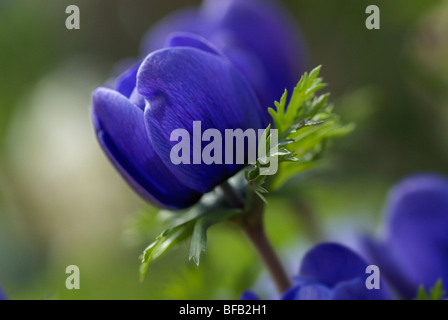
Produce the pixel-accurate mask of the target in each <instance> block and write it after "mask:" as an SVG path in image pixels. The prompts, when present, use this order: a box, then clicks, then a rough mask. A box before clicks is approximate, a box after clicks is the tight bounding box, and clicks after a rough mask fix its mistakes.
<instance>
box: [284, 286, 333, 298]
mask: <svg viewBox="0 0 448 320" xmlns="http://www.w3.org/2000/svg"><path fill="white" fill-rule="evenodd" d="M331 297H332V292H331V290H330V289H329V288H328V287H326V286H324V285H322V284H318V283H314V284H307V285H296V286H294V287H292V288H290V289H289V290H288V291H286V292H285V293H284V295H283V297H282V300H331Z"/></svg>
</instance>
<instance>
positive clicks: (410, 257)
mask: <svg viewBox="0 0 448 320" xmlns="http://www.w3.org/2000/svg"><path fill="white" fill-rule="evenodd" d="M386 212H387V215H388V227H389V229H388V230H387V231H388V234H387V237H386V241H385V243H386V246H387V248H388V250H389V252H388V253H387V254H388V255H389V256H391V257H394V259H395V261H396V264H398V267H399V270H400V271H399V272H401V273H403V275H405V276H407V277H408V279H409V281H410V283H412V286H413V288H414V290H412V291H413V292H404V294H405V295H406V296H407V297H409V298H413V297H415V295H416V292H417V289H418V286H419V285H421V284H423V285H424V286H425V287H426V288H427V289H429V288H432V287H433V286H434V285H435V283H436V282H437V281H438V280H439V279H442V283H443V284H444V289H445V291H447V290H448V180H447V179H445V178H443V177H440V176H435V175H419V176H414V177H410V178H408V179H406V180H404V181H403V182H401V183H400V184H398V185H397V186H396V187H395V188H394V189H393V190H392V192H391V194H390V197H389V201H388V205H387V209H386Z"/></svg>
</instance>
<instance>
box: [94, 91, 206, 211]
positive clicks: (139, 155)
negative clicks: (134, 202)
mask: <svg viewBox="0 0 448 320" xmlns="http://www.w3.org/2000/svg"><path fill="white" fill-rule="evenodd" d="M92 116H93V122H94V126H95V130H96V132H97V136H98V140H99V141H100V144H101V146H102V147H103V149H104V151H105V152H106V154H107V155H108V157H109V159H110V160H111V161H112V163H113V164H114V165H115V167H116V168H117V170H118V171H119V172H120V174H121V175H122V176H123V177H124V179H125V180H126V181H127V182H128V183H129V185H130V186H131V187H132V188H134V189H135V190H136V191H137V192H138V193H139V194H140V195H141V196H142V197H143V198H145V199H146V200H148V201H150V202H152V203H154V204H155V205H157V206H160V207H168V208H175V209H180V208H185V207H188V206H190V205H192V204H193V203H195V202H196V201H197V200H198V199H199V197H200V194H199V193H197V192H195V191H193V190H191V189H190V188H188V187H186V186H185V185H183V184H182V183H181V182H180V181H179V180H178V179H177V178H176V177H175V176H174V175H173V174H172V173H171V172H170V171H169V170H168V169H167V167H166V166H165V165H164V164H163V162H162V161H161V160H160V158H159V157H158V156H157V155H156V154H155V153H154V150H153V147H152V145H151V143H150V140H149V138H148V136H147V133H146V129H145V125H144V119H143V111H142V110H141V109H140V108H138V107H137V106H135V105H133V104H132V103H131V102H130V101H129V100H127V99H126V98H125V97H124V96H123V95H121V94H120V93H117V92H116V91H113V90H109V89H105V88H99V89H97V90H96V91H95V92H94V93H93V110H92Z"/></svg>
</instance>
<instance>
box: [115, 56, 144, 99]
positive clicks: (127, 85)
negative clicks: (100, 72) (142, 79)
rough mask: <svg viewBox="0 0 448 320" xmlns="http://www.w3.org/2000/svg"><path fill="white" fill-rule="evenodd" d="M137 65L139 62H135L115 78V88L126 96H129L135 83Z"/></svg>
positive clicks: (138, 65)
mask: <svg viewBox="0 0 448 320" xmlns="http://www.w3.org/2000/svg"><path fill="white" fill-rule="evenodd" d="M139 67H140V63H137V64H135V65H133V66H132V67H130V68H129V69H127V70H126V71H125V72H124V73H123V74H122V75H120V76H119V77H118V78H117V82H116V84H115V89H116V90H117V91H118V92H120V93H121V94H122V95H124V96H125V97H126V98H129V97H130V96H131V94H132V92H133V91H134V89H135V85H136V83H137V71H138V68H139Z"/></svg>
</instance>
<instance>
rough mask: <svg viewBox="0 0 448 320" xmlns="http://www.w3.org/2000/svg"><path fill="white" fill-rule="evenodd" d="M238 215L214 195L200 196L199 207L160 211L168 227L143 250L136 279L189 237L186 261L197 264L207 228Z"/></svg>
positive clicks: (142, 277) (145, 273) (217, 195)
mask: <svg viewBox="0 0 448 320" xmlns="http://www.w3.org/2000/svg"><path fill="white" fill-rule="evenodd" d="M240 212H241V210H237V209H231V208H228V207H225V206H224V205H223V203H222V199H221V196H220V194H218V193H216V192H215V193H212V194H208V195H206V196H204V197H203V200H202V201H201V202H200V203H199V204H197V205H195V206H193V207H191V208H190V209H188V210H186V211H182V212H172V211H167V210H166V211H161V212H160V213H159V215H160V216H161V219H162V223H164V224H166V225H168V227H167V228H166V229H165V230H164V231H163V232H162V233H161V234H160V235H159V236H158V237H157V239H156V240H155V241H154V242H152V243H151V244H150V245H149V246H148V247H146V249H145V250H144V251H143V254H142V256H141V259H142V265H141V267H140V280H144V278H145V277H146V275H147V272H148V268H149V266H150V264H151V263H152V262H153V261H155V260H157V259H158V258H160V257H161V256H162V255H163V254H164V253H166V252H167V251H168V250H169V249H171V248H172V247H174V246H175V245H177V244H179V243H181V242H183V241H184V240H186V239H188V238H190V237H191V243H190V256H189V259H190V260H193V262H194V263H195V264H196V265H199V261H200V256H201V253H202V252H203V251H205V248H206V243H207V230H208V228H210V227H211V226H212V225H214V224H216V223H219V222H221V221H224V220H227V219H229V218H231V217H233V216H234V215H236V214H238V213H240Z"/></svg>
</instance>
